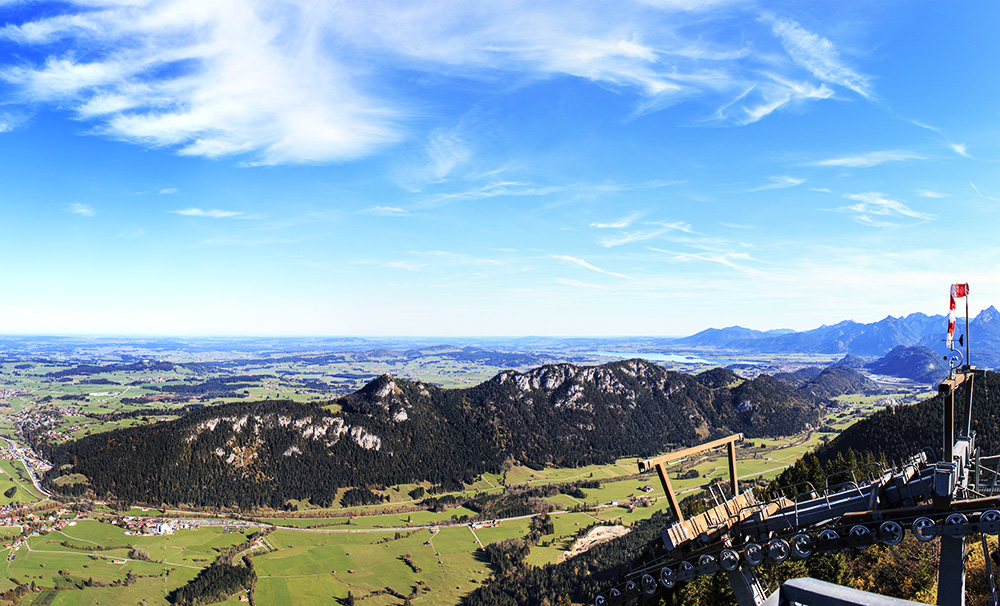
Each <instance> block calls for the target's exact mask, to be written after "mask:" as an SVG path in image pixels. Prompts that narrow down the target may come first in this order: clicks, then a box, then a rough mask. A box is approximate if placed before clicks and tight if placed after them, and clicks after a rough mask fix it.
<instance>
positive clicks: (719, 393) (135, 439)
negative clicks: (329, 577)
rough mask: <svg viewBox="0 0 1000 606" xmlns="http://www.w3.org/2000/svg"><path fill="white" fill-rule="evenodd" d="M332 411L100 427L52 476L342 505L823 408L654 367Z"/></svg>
mask: <svg viewBox="0 0 1000 606" xmlns="http://www.w3.org/2000/svg"><path fill="white" fill-rule="evenodd" d="M334 404H336V405H338V406H339V412H332V411H331V409H332V410H336V408H337V407H336V406H334V407H331V409H327V408H324V407H321V406H318V405H305V404H296V403H293V402H256V403H236V404H227V405H221V406H218V407H213V408H207V409H202V410H200V411H197V412H195V413H191V414H189V415H187V416H185V417H182V418H181V419H178V420H176V421H172V422H165V423H158V424H156V425H152V426H145V427H137V428H133V429H128V430H120V431H116V432H111V433H108V434H99V435H95V436H90V437H87V438H84V439H82V440H79V441H77V442H74V443H70V444H66V445H63V446H59V447H56V448H54V449H53V450H52V458H53V461H54V462H55V463H56V466H55V467H54V468H53V471H52V472H51V474H50V479H55V477H57V476H58V475H59V474H67V473H79V474H83V475H85V476H86V477H87V478H89V482H90V483H89V489H90V490H91V491H93V493H94V494H95V495H97V496H100V497H107V496H117V497H119V498H122V499H125V500H129V501H133V502H139V501H141V502H149V503H159V502H166V503H195V504H203V505H204V504H208V505H234V504H235V505H240V506H243V507H247V506H253V505H263V504H267V505H271V506H280V505H282V504H283V503H284V502H285V501H287V500H289V499H309V500H311V501H312V502H314V503H320V504H329V502H330V500H331V499H332V495H333V494H334V493H335V492H336V490H337V488H341V487H346V486H368V485H372V484H382V485H393V484H399V483H405V482H415V481H425V480H426V481H431V482H435V483H446V484H455V483H460V482H467V481H470V480H471V479H472V478H474V477H475V476H477V475H478V474H481V473H483V472H485V471H497V470H499V469H500V467H501V466H502V464H503V462H504V461H505V460H508V459H510V458H513V459H516V460H519V461H522V462H525V463H535V464H556V465H568V466H573V465H580V464H587V463H595V462H607V461H611V460H614V459H615V458H618V457H621V456H626V455H640V456H648V455H653V454H656V453H658V452H662V451H663V450H665V449H667V448H669V447H670V446H674V445H689V444H693V443H696V442H699V441H702V440H705V439H708V438H711V437H716V436H722V435H727V434H729V433H734V432H743V433H746V434H747V435H749V436H751V437H758V436H767V435H782V434H789V433H794V432H797V431H800V430H802V429H803V428H804V427H806V426H807V425H808V424H810V423H815V422H816V421H817V419H818V408H819V407H818V405H817V404H816V402H815V401H813V400H811V399H809V398H807V397H804V396H802V395H801V394H799V393H797V392H796V391H795V390H794V389H793V388H791V387H789V386H788V385H785V384H783V383H780V382H778V381H775V380H774V379H772V378H771V377H768V376H766V375H762V376H760V377H757V378H756V379H754V380H752V381H741V380H740V379H739V378H738V377H736V376H735V375H732V373H729V372H728V371H724V372H722V373H719V372H715V373H707V374H705V375H703V376H701V377H693V376H690V375H685V374H681V373H677V372H671V371H667V370H665V369H663V368H662V367H659V366H656V365H654V364H651V363H649V362H645V361H643V360H626V361H622V362H615V363H613V364H606V365H603V366H594V367H579V366H574V365H571V364H552V365H546V366H542V367H539V368H536V369H533V370H531V371H528V372H523V373H521V372H515V371H505V372H502V373H500V374H499V375H497V376H496V377H494V378H493V379H490V380H489V381H486V382H485V383H482V384H480V385H477V386H475V387H472V388H469V389H441V388H439V387H436V386H433V385H427V384H424V383H420V382H417V381H406V380H400V379H396V378H393V377H391V376H389V375H383V376H381V377H378V378H376V379H375V380H373V381H372V382H371V383H369V384H368V385H366V386H365V387H364V388H363V389H361V390H359V391H357V392H355V393H353V394H351V395H349V396H346V397H344V398H340V399H339V400H337V401H336V402H334ZM192 478H196V479H197V480H195V481H192ZM78 486H79V485H78ZM73 490H79V488H77V489H73Z"/></svg>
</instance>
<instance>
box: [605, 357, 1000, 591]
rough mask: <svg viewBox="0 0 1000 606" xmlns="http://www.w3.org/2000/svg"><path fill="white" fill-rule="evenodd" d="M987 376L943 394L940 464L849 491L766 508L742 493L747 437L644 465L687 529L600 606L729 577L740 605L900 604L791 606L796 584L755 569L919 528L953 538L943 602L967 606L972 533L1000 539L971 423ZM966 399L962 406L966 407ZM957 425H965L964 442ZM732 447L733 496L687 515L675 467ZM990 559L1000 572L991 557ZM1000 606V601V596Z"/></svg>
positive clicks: (891, 539)
mask: <svg viewBox="0 0 1000 606" xmlns="http://www.w3.org/2000/svg"><path fill="white" fill-rule="evenodd" d="M983 374H984V371H982V370H979V369H977V368H975V367H972V366H969V365H965V366H962V367H960V368H956V369H953V370H952V372H951V375H950V376H949V378H948V379H946V380H945V381H944V382H943V383H941V385H940V386H939V388H938V394H939V397H940V399H941V402H942V407H943V411H942V417H943V418H942V421H943V423H942V425H943V428H944V432H943V434H944V435H943V444H942V446H943V452H944V456H943V457H942V460H940V461H930V460H929V459H928V457H927V455H926V454H925V453H920V454H917V455H914V456H913V457H911V458H910V459H909V460H908V461H906V462H905V463H904V464H902V465H901V466H900V467H898V468H894V469H882V468H879V467H877V466H867V467H863V468H859V469H856V470H852V471H851V472H847V473H848V474H849V475H850V477H851V480H850V481H849V482H847V483H842V484H839V485H833V486H830V485H829V481H830V478H827V484H828V485H827V486H824V487H822V488H821V489H817V487H814V486H812V485H811V484H810V485H805V486H800V487H799V488H801V489H804V492H802V494H800V495H799V496H798V497H796V498H795V499H788V498H785V497H778V498H776V499H773V500H771V501H767V502H762V501H760V500H758V499H757V498H756V497H755V495H754V493H753V492H752V491H746V492H743V493H739V492H738V490H737V483H736V477H737V474H736V460H735V450H734V448H735V443H736V442H737V441H740V440H742V438H743V436H742V434H736V435H734V436H730V437H729V438H723V439H721V440H716V441H714V442H710V443H708V444H704V445H702V446H700V447H695V448H690V449H686V450H684V451H680V452H677V453H672V454H670V455H665V456H663V457H659V458H656V459H651V460H647V461H642V462H640V463H639V469H640V471H648V470H651V469H654V468H655V469H656V470H657V472H658V474H659V476H660V480H661V482H662V483H663V487H664V490H665V491H666V494H667V498H668V500H669V502H670V508H671V510H672V511H673V513H674V516H675V518H676V520H677V521H676V522H675V523H673V524H672V525H671V526H669V527H667V528H665V529H664V530H663V532H662V535H661V539H660V540H659V541H655V542H654V544H651V545H650V546H649V549H648V550H647V554H646V555H645V557H644V558H643V559H642V561H639V562H635V563H633V570H632V572H630V573H629V574H627V575H626V577H625V579H624V580H623V581H622V582H620V583H619V584H617V585H616V586H614V587H612V588H610V589H609V590H608V591H607V592H605V593H603V594H602V595H600V596H598V597H597V598H596V600H595V606H616V605H618V604H622V603H631V602H634V601H636V600H638V599H639V598H640V597H642V596H645V597H652V596H654V595H656V593H657V592H659V591H660V590H661V589H665V588H671V587H673V586H674V585H675V584H677V583H680V582H683V581H689V580H691V579H694V578H695V577H697V576H699V575H704V574H714V573H716V572H725V573H726V574H727V576H728V578H729V581H730V583H731V585H732V587H733V591H734V593H735V595H736V599H737V603H738V604H739V606H761V605H763V604H765V603H768V604H779V603H797V604H815V605H826V604H852V603H857V604H867V603H882V602H879V601H878V600H876V601H875V602H873V601H872V600H873V599H875V598H880V599H882V600H888V598H884V597H883V596H874V595H872V594H864V595H866V596H868V597H866V598H864V597H863V598H857V599H860V601H857V602H852V601H850V600H851V599H855V598H850V597H849V595H848V594H850V595H854V594H851V591H853V590H851V591H846V588H841V589H845V592H841V593H842V594H843V595H842V596H841V597H838V598H837V599H833V598H832V597H830V599H823V598H822V597H818V598H816V600H814V601H802V600H800V599H798V598H796V599H793V598H787V599H785V600H784V601H783V599H782V598H781V597H780V595H781V594H782V592H785V593H787V592H786V590H785V589H784V588H783V589H782V590H781V591H779V592H775V593H774V594H773V595H772V596H771V597H770V598H768V597H767V594H766V592H765V590H764V588H763V587H762V586H761V584H760V583H759V582H758V581H757V578H756V576H755V574H754V570H755V569H756V568H757V567H758V566H760V565H761V564H763V563H765V562H774V563H776V562H782V561H784V560H786V559H789V558H791V559H804V558H808V557H810V556H811V555H813V554H814V553H831V552H836V551H839V550H841V549H844V548H848V547H850V548H854V549H865V548H867V547H868V546H870V545H873V544H875V543H876V542H879V543H882V544H885V545H889V546H894V545H898V544H899V543H900V542H901V541H902V540H903V537H904V534H905V532H906V530H907V529H908V530H909V532H910V533H911V534H913V535H914V536H915V537H916V538H917V539H918V540H920V541H930V540H933V539H935V538H940V539H941V558H940V562H939V567H938V599H937V603H938V604H939V605H944V604H948V605H960V606H964V604H965V549H966V545H965V543H966V537H967V536H968V535H970V534H973V533H985V534H990V535H998V534H1000V498H998V497H997V496H992V495H995V494H997V493H1000V469H998V470H997V471H993V470H990V469H987V467H986V466H984V463H985V462H987V461H988V460H991V459H997V457H989V458H981V457H980V456H979V453H978V451H977V450H976V448H975V435H974V434H973V432H972V423H971V412H972V396H973V386H974V384H975V382H976V379H977V378H981V377H982V375H983ZM959 396H961V401H960V402H958V403H957V404H956V400H957V399H959ZM956 412H958V413H959V416H958V418H957V419H956ZM956 421H959V422H960V425H959V428H958V432H957V435H956ZM722 445H725V446H727V447H728V449H729V464H730V469H729V475H730V487H731V493H732V494H731V496H730V498H728V499H727V500H725V501H723V502H722V503H720V504H718V505H716V506H715V507H713V508H712V509H709V510H708V511H706V512H704V513H702V514H700V515H698V516H694V517H692V518H689V519H685V518H684V516H683V515H682V513H681V511H680V507H679V505H678V503H677V498H676V495H674V493H673V489H672V487H671V485H670V480H669V478H668V477H667V472H666V467H665V464H666V463H667V462H669V461H672V460H676V459H679V458H682V457H685V456H690V455H691V454H695V453H697V452H701V451H704V450H707V449H709V448H714V447H719V446H722ZM838 476H839V477H843V476H842V475H841V474H838ZM983 547H984V549H985V548H986V542H985V539H983ZM986 559H987V567H988V572H990V569H989V559H990V558H989V556H988V554H987V558H986ZM989 576H990V584H991V588H992V587H995V586H996V583H994V581H993V577H992V574H990V575H989ZM797 581H803V583H800V585H803V584H804V585H807V586H808V587H806V589H801V588H799V589H796V588H794V587H792V588H789V589H788V591H789V592H791V594H794V595H798V596H800V597H801V596H806V595H813V594H815V595H816V596H822V592H819V591H818V590H816V591H813V590H812V589H809V587H812V585H809V583H807V582H806V581H812V582H814V583H819V581H815V580H812V579H807V580H803V579H798V580H797ZM807 589H808V591H807ZM810 591H813V593H809V592H810ZM796 592H798V593H796ZM803 592H804V593H803ZM841 593H838V594H837V595H841ZM862 593H863V592H862ZM791 594H789V595H791ZM814 597H815V596H814ZM885 603H886V604H890V603H892V604H901V603H906V602H904V601H895V602H892V601H886V602H885ZM991 603H992V604H998V600H997V595H996V592H994V595H993V599H992V601H991Z"/></svg>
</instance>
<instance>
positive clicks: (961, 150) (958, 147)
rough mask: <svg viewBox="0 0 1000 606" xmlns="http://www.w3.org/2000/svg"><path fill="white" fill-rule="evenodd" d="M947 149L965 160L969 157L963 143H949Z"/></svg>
mask: <svg viewBox="0 0 1000 606" xmlns="http://www.w3.org/2000/svg"><path fill="white" fill-rule="evenodd" d="M948 147H949V148H951V151H953V152H955V153H956V154H958V155H960V156H965V157H966V158H970V157H971V156H970V155H969V151H968V150H967V149H966V147H965V143H949V144H948Z"/></svg>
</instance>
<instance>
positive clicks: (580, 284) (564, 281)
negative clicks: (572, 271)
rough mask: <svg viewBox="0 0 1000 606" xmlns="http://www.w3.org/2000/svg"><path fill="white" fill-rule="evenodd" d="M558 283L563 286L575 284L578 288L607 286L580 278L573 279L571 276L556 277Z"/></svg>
mask: <svg viewBox="0 0 1000 606" xmlns="http://www.w3.org/2000/svg"><path fill="white" fill-rule="evenodd" d="M556 283H557V284H562V285H563V286H575V287H577V288H607V286H604V285H603V284H592V283H590V282H581V281H579V280H571V279H569V278H556Z"/></svg>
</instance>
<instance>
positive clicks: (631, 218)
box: [590, 213, 641, 229]
mask: <svg viewBox="0 0 1000 606" xmlns="http://www.w3.org/2000/svg"><path fill="white" fill-rule="evenodd" d="M640 216H641V215H640V214H639V213H632V214H630V215H628V216H625V217H622V218H621V219H618V220H617V221H612V222H610V223H591V224H590V226H591V227H596V228H598V229H624V228H626V227H628V226H629V225H632V224H633V223H635V221H636V219H638V218H639V217H640Z"/></svg>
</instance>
